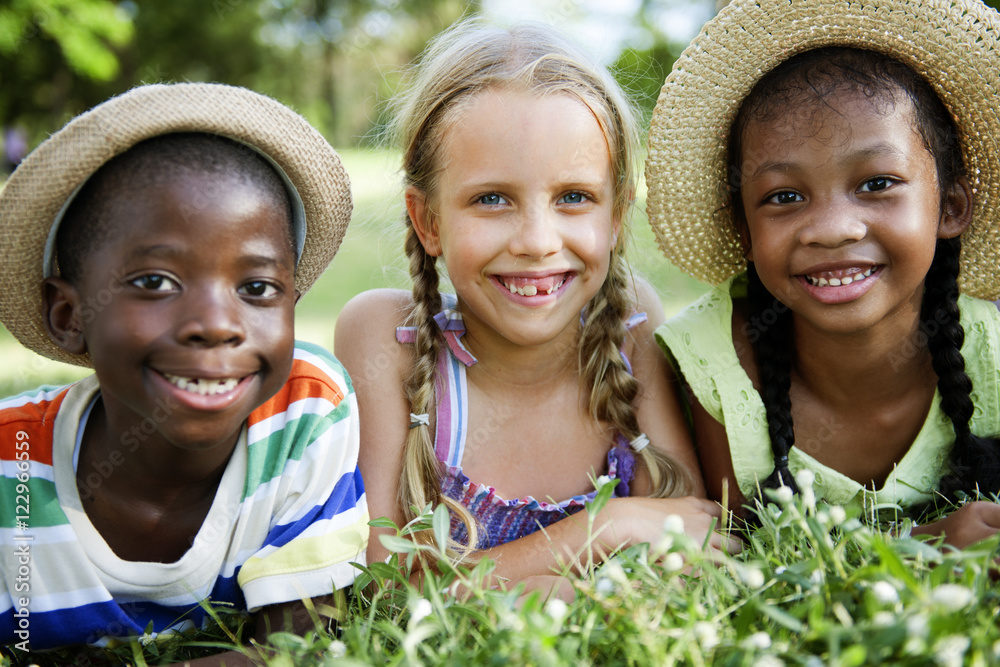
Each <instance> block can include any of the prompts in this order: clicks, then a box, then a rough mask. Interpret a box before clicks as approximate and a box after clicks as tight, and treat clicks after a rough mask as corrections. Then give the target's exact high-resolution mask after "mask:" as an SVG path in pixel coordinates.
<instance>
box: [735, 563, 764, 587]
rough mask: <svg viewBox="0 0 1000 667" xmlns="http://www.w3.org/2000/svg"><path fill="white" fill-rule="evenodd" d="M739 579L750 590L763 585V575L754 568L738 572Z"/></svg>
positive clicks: (745, 568)
mask: <svg viewBox="0 0 1000 667" xmlns="http://www.w3.org/2000/svg"><path fill="white" fill-rule="evenodd" d="M739 574H740V579H741V580H742V581H743V583H744V584H746V585H747V586H748V587H750V588H760V587H761V586H763V585H764V573H763V572H761V571H760V570H759V569H758V568H756V567H744V568H740V570H739Z"/></svg>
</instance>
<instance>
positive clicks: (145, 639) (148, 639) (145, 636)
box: [139, 632, 156, 646]
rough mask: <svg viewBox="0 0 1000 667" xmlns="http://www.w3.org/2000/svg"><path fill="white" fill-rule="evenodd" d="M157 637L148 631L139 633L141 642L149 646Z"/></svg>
mask: <svg viewBox="0 0 1000 667" xmlns="http://www.w3.org/2000/svg"><path fill="white" fill-rule="evenodd" d="M155 639H156V635H151V634H149V633H148V632H144V633H142V634H141V635H139V643H140V644H142V645H143V646H149V645H150V644H152V643H153V641H154V640H155Z"/></svg>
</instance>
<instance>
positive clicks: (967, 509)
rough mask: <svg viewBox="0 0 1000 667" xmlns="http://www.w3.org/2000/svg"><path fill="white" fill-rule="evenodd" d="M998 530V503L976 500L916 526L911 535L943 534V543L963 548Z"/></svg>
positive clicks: (999, 527) (999, 516) (999, 526)
mask: <svg viewBox="0 0 1000 667" xmlns="http://www.w3.org/2000/svg"><path fill="white" fill-rule="evenodd" d="M998 530H1000V504H997V503H991V502H986V501H977V502H973V503H969V504H968V505H963V506H962V507H960V508H959V509H957V510H956V511H954V512H952V513H951V514H949V515H948V516H946V517H945V518H943V519H941V520H939V521H935V522H934V523H928V524H925V525H923V526H918V527H916V528H914V529H913V533H912V534H913V535H944V541H945V544H950V545H951V546H953V547H956V548H958V549H964V548H965V547H967V546H969V545H970V544H975V543H976V542H979V541H981V540H985V539H986V538H987V537H990V536H992V535H995V534H996V533H997V531H998Z"/></svg>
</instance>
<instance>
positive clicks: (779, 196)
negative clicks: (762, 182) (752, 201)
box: [766, 191, 803, 204]
mask: <svg viewBox="0 0 1000 667" xmlns="http://www.w3.org/2000/svg"><path fill="white" fill-rule="evenodd" d="M766 201H767V203H769V204H795V203H796V202H800V201H803V199H802V195H800V194H799V193H797V192H789V191H785V192H776V193H775V194H773V195H771V196H770V197H768V198H767V200H766Z"/></svg>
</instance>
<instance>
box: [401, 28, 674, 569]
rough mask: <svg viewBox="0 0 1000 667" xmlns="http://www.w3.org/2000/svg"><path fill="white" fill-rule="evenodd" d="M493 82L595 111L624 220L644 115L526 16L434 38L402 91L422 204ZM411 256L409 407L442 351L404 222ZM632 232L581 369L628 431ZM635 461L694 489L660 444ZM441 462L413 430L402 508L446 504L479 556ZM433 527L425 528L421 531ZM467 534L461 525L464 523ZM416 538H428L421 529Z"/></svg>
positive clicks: (596, 411)
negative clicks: (452, 132) (466, 113)
mask: <svg viewBox="0 0 1000 667" xmlns="http://www.w3.org/2000/svg"><path fill="white" fill-rule="evenodd" d="M490 89H507V90H511V89H513V90H524V91H528V92H531V93H535V94H538V95H546V94H553V93H557V94H567V95H571V96H573V97H575V98H576V99H578V100H580V101H581V102H582V103H583V104H585V105H586V106H587V107H588V108H589V109H590V110H591V111H592V112H593V114H594V117H595V118H596V120H597V122H598V124H599V126H600V128H601V131H602V132H603V133H604V136H605V138H606V140H607V143H608V149H609V152H610V157H611V168H612V178H613V179H614V188H613V190H614V203H613V212H614V215H615V217H616V218H617V219H619V220H622V221H624V220H625V219H626V216H627V213H628V211H629V208H630V206H631V204H632V192H633V186H634V182H635V173H636V164H635V155H636V151H637V146H638V134H639V132H638V121H637V120H636V118H635V113H634V111H633V110H632V107H631V105H630V104H629V102H628V101H627V99H626V98H625V96H624V94H623V93H622V91H621V89H620V88H619V86H618V84H617V83H616V82H615V81H614V79H613V78H612V77H611V76H610V74H609V73H608V72H607V71H606V70H605V69H604V68H602V67H600V66H596V65H593V64H591V63H590V62H589V61H588V59H587V58H586V57H585V56H583V55H582V54H580V53H579V52H578V51H577V50H576V49H575V47H573V46H572V45H570V44H568V43H567V42H565V41H564V40H563V39H562V38H561V37H560V36H559V35H558V34H556V33H555V32H554V31H553V30H552V29H551V27H548V26H532V25H522V26H516V27H514V28H510V29H501V28H492V27H488V26H486V25H485V24H484V23H483V22H481V21H479V20H474V19H473V20H467V21H463V22H461V23H459V24H457V26H455V27H453V28H451V29H449V30H448V31H446V32H445V33H444V34H442V35H440V36H439V37H438V38H436V39H435V40H434V41H433V42H432V43H431V44H430V45H429V47H428V50H427V51H426V52H425V54H424V55H423V57H422V59H421V62H420V63H419V65H418V67H417V68H416V70H415V72H414V74H413V78H412V85H411V86H410V87H409V89H408V90H407V91H406V92H405V93H404V94H401V95H399V96H397V98H396V99H395V109H394V111H395V113H394V114H393V115H394V117H395V125H394V127H393V128H392V131H393V135H394V143H396V144H397V145H399V146H401V147H402V149H403V170H404V174H405V179H406V183H407V185H408V186H410V187H412V188H415V189H416V190H418V191H419V192H420V193H421V194H422V195H423V197H424V198H425V201H426V202H427V203H428V204H430V203H432V202H433V200H434V195H435V191H436V187H437V178H438V174H439V172H440V170H441V168H442V165H443V164H444V162H445V160H444V158H445V156H444V155H443V154H442V151H443V148H442V145H443V143H444V142H443V141H442V139H443V136H444V132H445V131H446V129H447V127H448V126H449V123H452V122H455V119H456V118H458V117H460V114H461V112H462V110H463V109H464V107H465V106H466V105H467V104H469V103H470V102H471V101H472V100H473V99H474V98H475V96H476V95H477V94H479V93H481V92H483V91H485V90H490ZM405 223H406V227H407V231H406V253H407V256H408V258H409V266H410V276H411V278H412V280H413V292H412V300H413V308H412V310H411V312H410V314H409V318H408V320H409V321H408V324H410V325H412V326H413V327H414V328H415V330H416V342H415V344H414V347H413V352H414V354H413V364H412V365H411V368H410V374H409V377H408V378H407V380H406V383H405V392H406V397H407V400H408V401H409V402H410V409H411V412H413V413H414V414H423V413H427V412H428V411H429V409H430V408H431V406H432V405H433V402H434V385H435V381H436V367H437V360H438V357H439V355H440V354H442V353H443V347H442V345H443V343H442V339H441V335H440V332H439V331H438V329H437V324H436V322H435V321H434V315H435V314H437V313H438V312H439V311H440V310H441V295H440V293H439V291H438V287H439V278H438V271H437V266H436V258H435V257H432V256H430V255H428V254H427V253H426V252H425V250H424V248H423V246H422V244H421V243H420V240H419V238H418V236H417V234H416V231H415V230H414V228H413V221H412V220H411V219H410V218H409V216H407V217H406V219H405ZM626 237H627V235H626V234H620V235H619V238H618V241H617V243H616V246H615V248H614V249H613V250H612V251H611V258H610V263H609V273H608V277H607V279H606V281H605V282H604V284H603V285H602V287H601V288H600V290H599V291H598V293H597V294H596V295H595V296H594V297H593V298H592V299H591V301H590V303H588V304H587V306H586V309H585V321H584V324H583V326H582V331H581V339H580V348H579V349H580V352H579V354H580V357H579V366H580V375H581V377H582V379H583V381H584V382H585V386H586V387H587V388H588V391H589V408H590V413H591V414H592V415H593V416H594V418H595V419H597V420H599V421H602V422H607V423H610V424H611V425H612V426H614V427H615V428H617V429H618V431H619V432H620V433H622V434H623V435H624V436H625V437H627V438H630V439H631V438H634V437H636V436H638V435H639V427H638V423H637V421H636V418H635V414H634V411H633V409H632V404H633V401H634V399H635V397H636V395H637V393H638V384H637V383H636V381H635V379H634V378H633V377H632V376H631V374H630V373H629V371H628V368H627V366H626V364H625V362H624V361H623V360H622V358H621V354H620V352H619V351H620V350H621V348H622V345H623V343H624V340H625V334H626V329H625V326H624V320H625V319H626V318H627V317H628V315H630V314H631V312H632V310H633V309H634V307H635V301H634V299H633V298H632V296H631V288H630V284H631V283H630V280H629V275H628V267H627V264H626V262H625V258H624V248H625V239H626ZM639 459H640V460H641V461H642V462H643V463H644V464H645V465H646V467H647V469H648V470H649V471H650V477H651V480H652V481H653V485H654V487H655V489H656V491H657V492H658V493H660V494H675V493H678V492H682V491H685V490H686V489H687V478H686V474H685V473H684V472H683V470H682V468H680V467H679V466H678V465H676V464H675V463H674V462H673V461H672V460H669V459H668V458H667V457H665V456H663V455H661V454H659V453H658V452H656V451H655V448H653V447H647V448H645V449H644V450H642V452H641V453H640V457H639ZM441 474H442V468H441V464H440V463H439V462H438V460H437V458H436V456H435V453H434V442H433V438H432V434H431V433H430V430H429V429H427V428H424V427H417V428H411V429H410V431H409V434H408V437H407V440H406V444H405V447H404V461H403V473H402V479H401V483H400V487H399V498H398V500H399V503H400V507H401V509H402V511H403V515H404V516H405V517H406V518H407V519H412V518H413V512H412V510H411V508H413V507H415V508H417V509H418V511H419V510H420V509H422V508H423V507H425V506H426V504H427V503H441V502H443V503H446V504H447V506H448V507H449V509H450V510H451V512H452V518H453V526H454V525H455V521H457V522H458V523H460V524H462V525H464V527H465V529H466V531H467V534H468V539H467V540H466V542H465V543H464V544H460V543H457V542H455V541H454V540H452V541H451V542H450V543H449V548H450V550H451V552H452V555H455V556H458V557H466V556H470V555H472V553H473V551H474V549H475V547H476V546H477V544H478V540H477V535H478V530H479V527H478V526H476V521H475V519H474V517H473V516H472V515H471V513H470V512H469V511H468V510H467V509H466V508H465V507H464V506H462V505H461V503H458V502H456V501H454V500H452V499H450V498H446V497H445V496H444V495H443V494H442V493H441ZM425 532H426V531H425ZM458 533H459V534H460V533H461V531H458ZM416 539H418V540H419V539H425V540H428V541H429V540H430V539H432V538H431V537H430V536H429V535H427V536H424V535H423V534H420V533H418V534H417V536H416Z"/></svg>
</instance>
